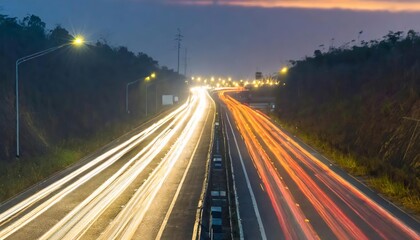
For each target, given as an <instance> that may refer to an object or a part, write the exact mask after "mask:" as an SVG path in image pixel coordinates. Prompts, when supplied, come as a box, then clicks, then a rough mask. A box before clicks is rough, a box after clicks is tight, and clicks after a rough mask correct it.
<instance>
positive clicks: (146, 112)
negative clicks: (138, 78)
mask: <svg viewBox="0 0 420 240" xmlns="http://www.w3.org/2000/svg"><path fill="white" fill-rule="evenodd" d="M148 78H149V77H147V78H146V81H149V80H148ZM149 79H150V78H149ZM147 87H148V84H147V82H146V117H147Z"/></svg>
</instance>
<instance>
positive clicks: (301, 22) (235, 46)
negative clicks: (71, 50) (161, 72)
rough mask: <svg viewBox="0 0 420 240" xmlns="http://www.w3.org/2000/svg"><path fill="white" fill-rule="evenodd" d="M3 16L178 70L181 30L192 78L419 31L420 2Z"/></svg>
mask: <svg viewBox="0 0 420 240" xmlns="http://www.w3.org/2000/svg"><path fill="white" fill-rule="evenodd" d="M0 13H1V14H6V15H9V16H17V17H23V16H25V15H27V14H35V15H38V16H40V17H41V18H42V19H43V21H45V22H46V23H47V27H48V28H50V29H51V28H53V27H54V26H55V25H57V24H61V25H62V26H63V27H65V28H67V29H68V30H70V31H71V32H72V33H82V34H84V35H85V36H86V38H87V39H88V40H90V41H93V42H96V40H98V39H106V41H107V42H108V43H109V44H110V45H112V46H120V45H122V46H127V47H128V48H129V49H130V50H132V51H134V52H144V53H147V54H149V55H150V56H151V57H153V58H154V59H156V60H157V61H159V64H160V65H163V66H168V67H169V68H173V69H176V60H177V56H176V53H177V51H176V43H175V40H174V39H175V34H176V32H177V28H178V27H179V28H180V29H181V32H182V35H184V40H183V42H182V47H183V48H185V47H186V48H188V72H187V73H188V75H189V76H191V75H214V76H219V75H224V76H227V75H229V76H232V77H236V78H248V77H252V76H253V75H254V73H255V71H256V70H260V71H263V72H264V73H265V74H270V73H273V72H276V71H278V69H280V68H281V67H282V66H284V65H286V64H287V61H288V60H297V59H301V58H303V57H305V56H310V55H312V54H313V52H314V50H316V49H318V48H319V47H318V46H319V45H321V44H324V45H325V49H327V48H328V47H329V46H330V45H331V44H333V45H334V46H340V45H342V44H344V43H346V42H350V41H351V40H353V39H354V40H357V37H358V33H359V32H360V31H361V30H363V34H362V35H361V37H360V40H372V39H379V38H381V37H382V36H384V35H385V34H387V33H388V31H389V30H392V31H399V30H401V31H405V32H406V31H408V30H409V29H414V30H415V31H420V0H406V1H397V0H382V1H376V0H371V1H361V0H342V1H333V0H321V1H313V0H283V1H280V0H260V1H257V0H213V1H206V0H202V1H201V0H200V1H194V0H72V1H58V0H36V1H34V0H0ZM332 38H334V39H335V40H334V41H332V40H331V39H332ZM184 51H185V50H182V54H184ZM183 71H184V56H182V62H181V72H182V73H183Z"/></svg>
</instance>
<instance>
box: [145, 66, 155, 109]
mask: <svg viewBox="0 0 420 240" xmlns="http://www.w3.org/2000/svg"><path fill="white" fill-rule="evenodd" d="M153 78H156V74H155V73H152V74H151V75H150V76H148V77H146V79H145V80H146V117H147V87H148V85H147V82H149V81H150V80H151V79H153Z"/></svg>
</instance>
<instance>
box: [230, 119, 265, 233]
mask: <svg viewBox="0 0 420 240" xmlns="http://www.w3.org/2000/svg"><path fill="white" fill-rule="evenodd" d="M226 118H227V120H228V123H229V127H230V130H231V132H232V135H233V140H234V141H235V145H236V149H237V151H238V155H239V160H240V161H241V166H242V171H243V173H244V175H245V180H246V185H247V187H248V191H249V194H250V195H251V201H252V206H253V208H254V212H255V215H256V217H257V222H258V228H259V230H260V233H261V238H262V239H263V240H266V239H267V236H266V234H265V230H264V226H263V223H262V220H261V215H260V211H259V210H258V206H257V201H256V199H255V195H254V192H253V191H252V187H251V183H250V181H249V177H248V173H247V172H246V169H245V164H244V160H243V159H242V154H241V151H240V150H239V145H238V141H237V140H236V136H235V133H234V132H233V127H232V124H231V123H230V120H229V116H228V114H227V113H226Z"/></svg>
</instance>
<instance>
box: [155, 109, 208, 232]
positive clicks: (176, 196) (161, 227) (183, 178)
mask: <svg viewBox="0 0 420 240" xmlns="http://www.w3.org/2000/svg"><path fill="white" fill-rule="evenodd" d="M209 114H210V111H208V112H207V116H206V121H205V122H204V124H203V128H202V129H201V133H200V137H199V138H198V140H197V145H196V146H195V148H194V151H193V152H192V154H191V158H190V160H189V162H188V166H187V169H186V170H185V172H184V175H183V176H182V179H181V182H179V184H178V188H177V190H176V193H175V196H174V198H173V199H172V202H171V205H170V206H169V209H168V211H167V212H166V215H165V218H164V219H163V222H162V225H160V229H159V232H158V234H157V235H156V238H155V239H161V238H162V234H163V231H164V230H165V227H166V224H168V220H169V216H170V215H171V214H172V210H173V209H174V207H175V203H176V200H177V199H178V196H179V193H180V192H181V188H182V186H183V185H184V181H185V178H186V177H187V174H188V171H189V170H190V167H191V163H192V160H193V158H194V156H195V153H196V152H197V149H198V146H199V145H200V141H201V138H202V137H203V132H204V129H205V126H206V123H207V120H208V117H209Z"/></svg>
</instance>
